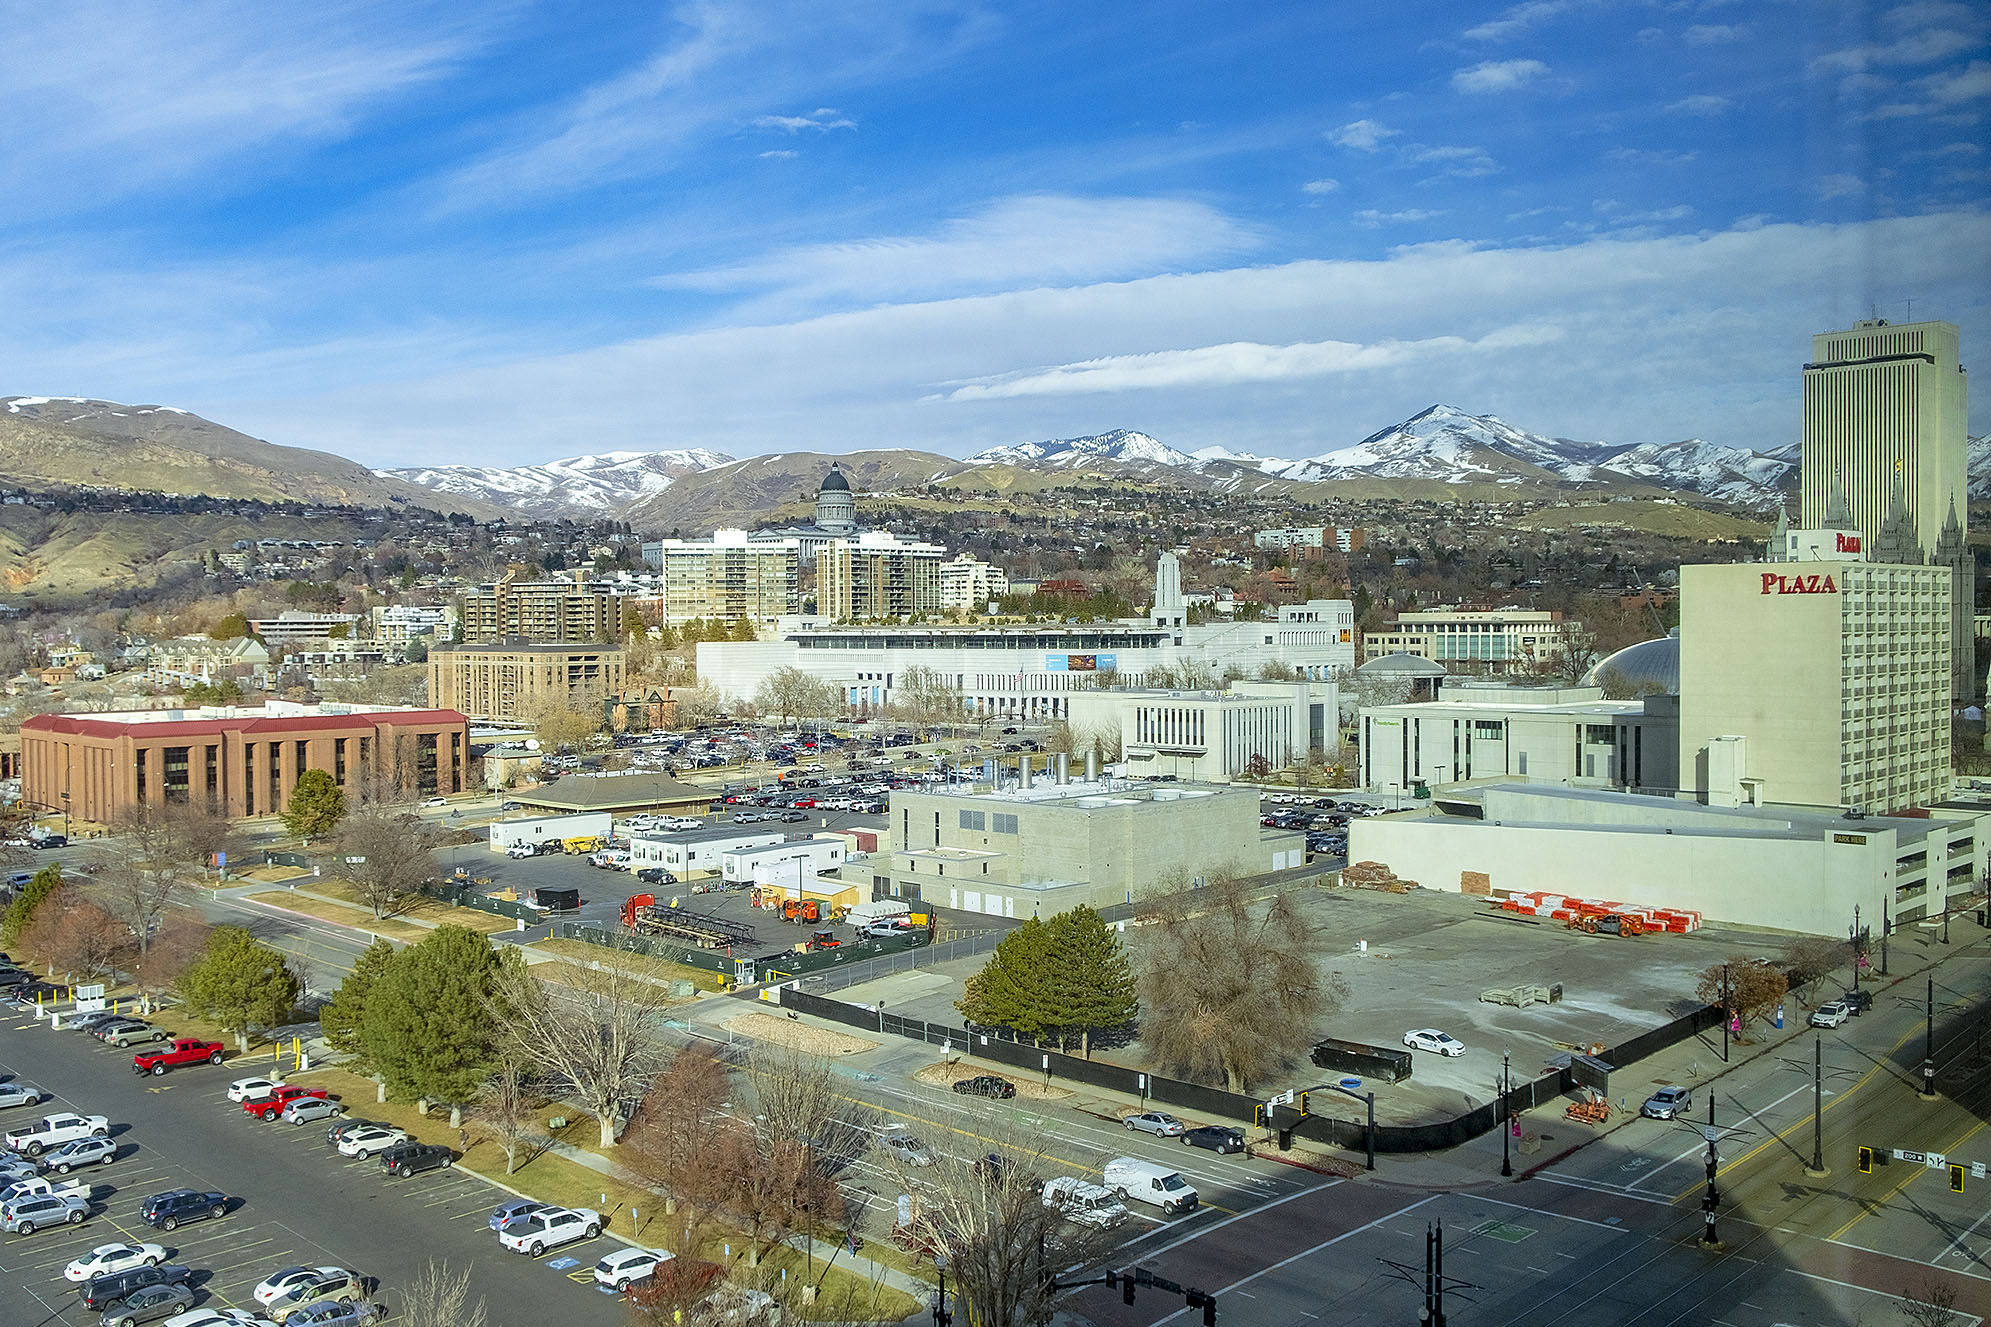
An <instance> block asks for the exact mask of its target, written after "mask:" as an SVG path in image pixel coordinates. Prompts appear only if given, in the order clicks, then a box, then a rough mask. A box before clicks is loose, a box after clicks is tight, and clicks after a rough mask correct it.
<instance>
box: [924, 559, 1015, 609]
mask: <svg viewBox="0 0 1991 1327" xmlns="http://www.w3.org/2000/svg"><path fill="white" fill-rule="evenodd" d="M1008 593H1009V577H1008V576H1005V575H1004V574H1003V570H1002V568H1001V567H998V566H996V565H995V564H993V563H989V562H983V561H982V560H981V559H980V558H977V557H976V556H975V555H974V554H972V553H963V554H961V555H960V556H958V557H956V558H955V559H954V560H953V561H952V562H943V563H941V564H940V611H941V612H943V613H986V612H988V611H989V605H990V604H992V603H994V602H995V601H996V600H998V599H1000V598H1002V597H1003V596H1004V595H1005V594H1008Z"/></svg>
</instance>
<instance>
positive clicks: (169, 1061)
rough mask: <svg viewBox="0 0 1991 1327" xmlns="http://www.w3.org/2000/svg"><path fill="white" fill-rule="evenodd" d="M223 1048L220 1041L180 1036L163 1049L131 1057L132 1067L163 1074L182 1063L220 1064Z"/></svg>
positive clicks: (137, 1070) (141, 1052) (150, 1072)
mask: <svg viewBox="0 0 1991 1327" xmlns="http://www.w3.org/2000/svg"><path fill="white" fill-rule="evenodd" d="M223 1049H224V1048H223V1047H222V1044H221V1043H220V1042H218V1041H201V1040H199V1039H197V1038H194V1037H180V1038H177V1039H176V1040H174V1041H173V1042H172V1044H170V1045H168V1046H166V1047H165V1048H164V1049H162V1050H156V1051H140V1052H139V1053H138V1054H136V1055H134V1056H132V1057H131V1067H132V1070H133V1071H134V1072H136V1073H141V1074H163V1073H165V1072H166V1071H167V1070H168V1069H172V1068H175V1067H177V1066H179V1065H182V1064H202V1063H206V1064H220V1063H221V1055H222V1050H223Z"/></svg>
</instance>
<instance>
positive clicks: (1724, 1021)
mask: <svg viewBox="0 0 1991 1327" xmlns="http://www.w3.org/2000/svg"><path fill="white" fill-rule="evenodd" d="M1728 1017H1729V1015H1728V964H1726V963H1724V964H1722V965H1721V1062H1722V1063H1723V1064H1727V1063H1728ZM1708 1109H1709V1110H1713V1109H1714V1098H1713V1097H1712V1096H1710V1097H1709V1098H1708Z"/></svg>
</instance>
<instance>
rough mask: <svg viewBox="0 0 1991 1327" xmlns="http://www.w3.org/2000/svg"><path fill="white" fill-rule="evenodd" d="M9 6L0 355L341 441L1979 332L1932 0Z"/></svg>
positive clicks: (1242, 391) (1456, 396)
mask: <svg viewBox="0 0 1991 1327" xmlns="http://www.w3.org/2000/svg"><path fill="white" fill-rule="evenodd" d="M7 10H8V26H9V31H10V42H9V65H8V75H7V77H6V79H5V80H4V81H0V123H5V124H7V125H8V126H9V128H8V130H7V132H6V133H5V134H4V135H0V167H4V169H5V172H6V177H7V179H8V180H9V181H10V183H11V186H12V187H10V188H9V189H8V190H7V191H6V193H5V194H4V195H0V311H3V312H4V317H0V369H3V370H4V371H0V395H7V394H32V395H78V396H99V397H106V398H110V399H115V400H123V401H129V402H149V403H161V404H171V405H178V406H183V407H186V408H189V409H193V410H196V411H198V412H200V413H202V414H205V415H207V416H209V417H210V418H213V419H216V420H219V421H221V422H223V423H227V424H231V425H233V426H235V427H238V428H242V429H244V430H245V431H249V432H252V433H255V434H257V435H258V436H262V437H267V438H269V439H271V440H272V441H277V442H284V443H289V444H293V445H300V446H314V447H322V448H326V449H328V450H332V451H337V452H341V453H343V454H345V455H348V456H351V457H353V458H355V459H358V460H361V461H364V462H366V463H369V464H374V465H383V466H384V465H397V464H417V463H420V464H446V463H452V462H466V463H477V464H516V463H529V462H535V461H544V460H550V459H552V458H555V457H560V456H569V455H574V454H578V453H586V452H599V451H609V450H651V449H661V448H669V447H691V446H701V447H709V448H713V449H716V450H720V451H725V452H729V453H732V454H735V455H747V454H752V453H757V452H766V451H777V450H790V449H804V448H806V449H812V450H825V451H848V450H855V449H859V448H863V447H874V446H904V447H918V448H922V449H927V450H932V451H938V452H943V453H948V454H954V455H965V454H967V453H969V452H972V451H974V450H976V449H978V448H981V447H984V446H989V445H992V444H996V443H1004V442H1019V441H1029V440H1035V439H1040V438H1049V437H1069V436H1075V435H1079V434H1087V433H1096V432H1101V431H1104V430H1107V429H1111V428H1135V429H1140V430H1143V431H1145V432H1148V433H1151V434H1154V435H1155V436H1156V437H1159V438H1161V439H1162V440H1163V441H1164V442H1167V443H1170V444H1171V445H1174V446H1177V447H1180V448H1182V449H1184V450H1195V449H1196V448H1199V447H1206V446H1213V445H1222V446H1228V447H1231V448H1233V449H1236V450H1251V451H1256V452H1259V453H1262V454H1276V455H1287V456H1299V455H1310V454H1317V453H1319V452H1322V451H1326V450H1330V449H1333V448H1336V447H1341V446H1345V445H1347V444H1350V443H1352V442H1355V441H1356V440H1358V439H1359V438H1361V437H1362V436H1364V435H1365V434H1367V433H1369V432H1372V431H1373V430H1375V429H1377V428H1379V427H1382V426H1384V425H1386V424H1389V423H1392V422H1395V421H1396V420H1399V419H1401V418H1403V417H1404V416H1406V415H1408V414H1411V413H1413V412H1415V411H1416V410H1419V409H1422V408H1423V407H1424V406H1426V405H1429V404H1431V403H1432V402H1434V401H1444V402H1447V403H1449V404H1452V405H1457V406H1460V407H1462V408H1465V409H1469V410H1475V411H1483V412H1489V413H1495V414H1499V415H1501V416H1502V417H1504V418H1506V419H1508V420H1510V421H1511V422H1513V423H1515V424H1517V425H1520V426H1522V427H1525V428H1530V429H1534V430H1536V431H1539V432H1547V433H1555V434H1560V435H1564V436H1570V437H1579V438H1596V439H1604V440H1609V441H1614V442H1641V441H1644V442H1663V441H1671V440H1673V439H1677V438H1683V437H1690V436H1698V437H1705V438H1709V439H1712V440H1714V441H1717V442H1723V443H1730V444H1735V445H1741V446H1753V447H1757V448H1762V449H1767V448H1771V447H1776V446H1780V445H1782V444H1784V443H1787V442H1789V441H1792V440H1793V439H1794V438H1795V437H1796V430H1797V394H1798V369H1799V365H1800V364H1801V363H1802V362H1803V361H1804V359H1805V358H1806V356H1807V354H1808V351H1809V348H1810V342H1809V337H1810V335H1811V334H1812V333H1813V332H1816V331H1822V330H1825V329H1827V328H1831V327H1837V326H1842V325H1845V324H1846V323H1848V322H1850V321H1851V320H1852V319H1854V318H1857V317H1862V316H1867V315H1868V314H1869V313H1870V312H1873V311H1877V312H1878V313H1879V314H1880V315H1881V316H1883V317H1888V318H1892V319H1895V320H1897V321H1899V320H1903V319H1905V318H1907V317H1909V316H1910V311H1911V306H1912V314H1913V316H1916V317H1941V318H1947V319H1949V320H1950V321H1953V322H1956V323H1958V324H1960V325H1961V326H1962V327H1963V329H1964V347H1965V360H1966V364H1967V365H1971V366H1974V367H1977V368H1979V370H1980V373H1981V371H1982V368H1983V363H1984V361H1983V359H1982V358H1981V353H1980V352H1981V351H1982V348H1983V347H1985V346H1986V345H1987V344H1991V221H1987V215H1986V211H1985V207H1984V204H1985V200H1986V198H1987V195H1991V188H1988V187H1987V186H1991V160H1988V159H1987V158H1988V157H1991V135H1988V134H1987V133H1986V115H1987V112H1991V10H1987V9H1986V8H1985V7H1984V6H1983V5H1981V4H1979V5H1968V4H1951V3H1943V2H1940V0H1938V2H1931V3H1922V2H1919V0H1911V2H1910V3H1903V4H1884V3H1835V2H1834V0H1806V2H1805V3H1794V2H1793V3H1783V2H1782V0H1750V3H1746V4H1744V3H1723V2H1720V0H1682V2H1679V3H1674V2H1670V0H1525V2H1524V3H1521V4H1517V5H1507V6H1503V5H1474V4H1466V3H1449V2H1437V0H1400V3H1397V4H1393V5H1353V4H1340V3H1329V4H1322V3H1319V0H1313V2H1312V3H1298V4H1282V3H1273V2H1270V0H1268V2H1267V3H1260V4H1253V5H1238V6H1216V5H1210V4H1207V3H1173V2H1172V0H1143V2H1142V3H1138V4H1131V3H1115V2H1113V0H1107V2H1105V3H1100V4H1094V5H1085V6H1078V5H1069V4H1058V5H1053V4H1041V5H1040V4H1034V3H1026V2H1023V0H1005V2H1004V3H1000V4H977V3H949V2H948V0H896V2H892V3H881V4H876V5H867V4H863V3H843V4H836V5H821V4H806V5H805V4H792V5H791V4H787V3H783V2H782V0H756V2H755V3H751V4H730V3H720V2H718V0H713V2H711V3H702V4H657V5H616V4H610V3H598V4H595V5H592V6H587V7H583V8H581V9H576V8H575V7H573V6H566V5H535V4H531V3H524V2H523V0H521V2H519V3H511V4H499V3H487V4H474V3H473V4H470V5H465V4H461V3H455V4H432V5H424V4H421V3H411V2H409V0H399V2H398V3H382V4H336V3H332V4H320V5H316V6H310V7H306V8H304V9H299V8H298V7H295V6H269V5H262V4H247V3H244V4H231V3H198V2H190V3H180V4H172V5H144V4H109V3H105V4H89V3H78V4H64V5H39V4H27V3H19V4H10V5H8V6H7ZM577 14H585V15H586V16H587V21H586V22H585V23H577V22H576V15H577ZM1988 395H1991V388H1986V387H1984V386H1981V385H1980V388H1979V390H1978V392H1977V393H1976V394H1975V400H1974V401H1973V406H1972V431H1973V432H1984V431H1986V428H1987V422H1991V400H1987V396H1988Z"/></svg>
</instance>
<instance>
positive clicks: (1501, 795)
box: [1410, 782, 1938, 845]
mask: <svg viewBox="0 0 1991 1327" xmlns="http://www.w3.org/2000/svg"><path fill="white" fill-rule="evenodd" d="M1469 806H1475V807H1477V808H1478V810H1479V812H1480V815H1479V816H1475V815H1472V814H1470V813H1468V814H1460V812H1461V811H1463V810H1464V809H1465V808H1466V807H1469ZM1448 807H1450V808H1452V810H1451V812H1450V813H1449V814H1448V813H1447V808H1448ZM1410 814H1412V815H1415V816H1419V817H1423V818H1440V817H1442V818H1444V819H1446V820H1447V821H1448V822H1450V823H1453V824H1459V825H1474V824H1489V825H1503V826H1510V827H1511V826H1525V827H1531V828H1542V829H1564V830H1568V829H1598V830H1609V831H1611V832H1613V833H1624V834H1653V835H1667V834H1689V835H1694V836H1697V837H1703V838H1779V839H1797V840H1813V839H1816V838H1818V836H1819V835H1821V834H1826V833H1833V834H1875V833H1881V832H1884V831H1888V830H1892V831H1893V832H1894V834H1895V841H1896V843H1897V844H1903V845H1905V844H1911V843H1916V842H1919V841H1921V840H1922V839H1924V838H1926V837H1928V835H1929V831H1930V829H1931V826H1932V825H1933V824H1934V823H1938V822H1933V821H1931V820H1929V819H1928V818H1925V817H1921V816H1888V815H1860V816H1853V815H1851V814H1849V813H1847V812H1844V811H1841V810H1839V809H1838V808H1835V807H1822V806H1791V805H1782V804H1776V803H1772V804H1769V805H1765V806H1737V807H1726V806H1706V805H1703V804H1702V803H1700V802H1696V801H1688V800H1685V799H1682V798H1674V797H1656V796H1652V795H1649V794H1642V793H1623V792H1613V791H1609V790H1607V789H1602V788H1569V787H1562V786H1559V785H1555V784H1529V783H1514V782H1497V783H1483V784H1475V785H1471V786H1466V787H1460V788H1456V789H1449V790H1447V791H1446V792H1444V793H1442V794H1440V795H1438V796H1437V797H1436V798H1435V799H1434V801H1433V805H1431V806H1430V807H1428V808H1424V809H1421V810H1419V811H1415V812H1411V813H1410ZM1481 817H1483V818H1481ZM1496 817H1497V818H1496Z"/></svg>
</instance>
